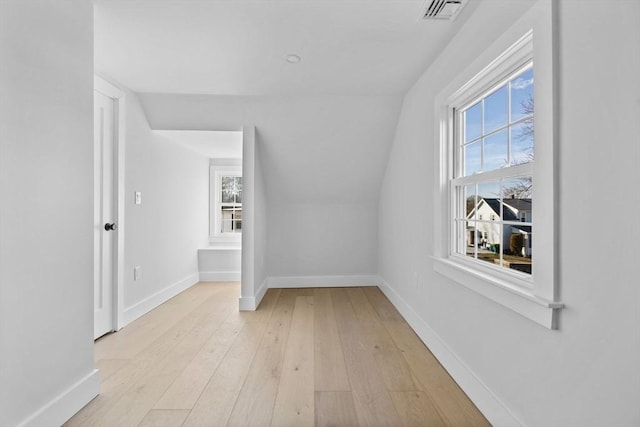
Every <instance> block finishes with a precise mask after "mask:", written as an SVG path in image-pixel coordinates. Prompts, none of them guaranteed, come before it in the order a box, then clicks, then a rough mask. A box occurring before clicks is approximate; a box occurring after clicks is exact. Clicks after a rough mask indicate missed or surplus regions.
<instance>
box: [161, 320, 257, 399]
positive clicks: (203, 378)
mask: <svg viewBox="0 0 640 427" xmlns="http://www.w3.org/2000/svg"><path fill="white" fill-rule="evenodd" d="M244 323H245V322H244V320H243V318H242V317H241V316H240V315H239V314H238V313H235V315H231V316H230V317H229V318H228V319H227V321H226V322H224V323H223V324H222V325H221V326H220V328H219V329H218V330H216V332H215V334H213V336H211V338H210V339H209V340H208V341H207V343H206V344H205V345H204V347H203V348H202V349H201V350H200V351H199V352H198V354H197V355H196V356H195V357H194V359H193V360H192V361H191V362H190V363H189V365H188V366H187V367H186V368H185V369H184V371H182V373H181V374H180V376H179V377H178V378H177V379H176V380H175V381H174V382H173V384H171V386H170V387H169V388H168V389H167V391H166V392H165V393H164V394H163V396H162V397H161V398H160V400H159V401H158V402H157V403H156V404H155V406H154V407H155V408H156V409H191V408H193V406H194V405H195V403H196V401H197V400H198V398H199V397H200V395H201V394H202V391H203V390H204V389H205V387H206V386H207V384H208V383H209V380H210V379H211V377H212V376H213V374H214V373H215V371H216V369H218V366H219V365H220V363H221V362H222V359H223V358H224V356H225V355H226V354H227V351H228V350H229V348H230V347H231V345H232V344H233V342H234V341H235V339H236V337H237V336H238V334H239V333H240V330H241V329H242V327H243V326H244Z"/></svg>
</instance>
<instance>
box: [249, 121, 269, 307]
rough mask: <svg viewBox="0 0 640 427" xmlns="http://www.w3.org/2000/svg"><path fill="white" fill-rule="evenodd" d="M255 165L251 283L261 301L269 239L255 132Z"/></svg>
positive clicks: (262, 167) (263, 187)
mask: <svg viewBox="0 0 640 427" xmlns="http://www.w3.org/2000/svg"><path fill="white" fill-rule="evenodd" d="M255 140H256V145H255V163H254V173H255V178H254V182H253V185H254V188H255V191H254V193H253V205H254V212H255V215H254V224H255V227H254V229H253V239H254V240H253V251H254V252H253V283H254V294H255V295H256V297H257V301H260V300H261V299H262V296H263V295H264V292H266V290H267V289H266V280H267V254H268V246H267V242H268V238H269V224H268V219H269V213H268V211H267V209H268V208H267V206H268V205H267V201H268V199H269V197H268V194H267V186H266V183H265V179H264V175H265V171H264V161H263V158H262V150H263V148H262V145H261V139H260V132H258V131H256V132H255Z"/></svg>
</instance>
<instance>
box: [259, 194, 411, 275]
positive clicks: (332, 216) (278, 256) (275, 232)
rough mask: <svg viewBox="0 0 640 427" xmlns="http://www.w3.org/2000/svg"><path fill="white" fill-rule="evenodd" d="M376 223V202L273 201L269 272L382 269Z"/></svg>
mask: <svg viewBox="0 0 640 427" xmlns="http://www.w3.org/2000/svg"><path fill="white" fill-rule="evenodd" d="M377 226H378V216H377V205H376V204H375V203H339V204H338V203H326V204H325V203H293V204H287V203H272V204H271V206H270V209H269V230H270V231H271V233H270V234H269V250H268V253H269V258H268V260H269V274H270V276H274V277H281V276H327V275H328V276H351V275H371V274H377V272H378V267H377V247H378V230H377ZM397 226H398V227H400V228H401V227H405V226H406V223H404V222H403V221H402V220H401V219H398V223H397Z"/></svg>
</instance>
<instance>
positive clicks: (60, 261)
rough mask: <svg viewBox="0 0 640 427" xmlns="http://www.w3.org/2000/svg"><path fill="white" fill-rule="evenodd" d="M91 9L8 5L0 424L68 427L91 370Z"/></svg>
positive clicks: (1, 100) (0, 202)
mask: <svg viewBox="0 0 640 427" xmlns="http://www.w3.org/2000/svg"><path fill="white" fill-rule="evenodd" d="M92 23H93V8H92V4H91V2H86V1H82V0H78V1H65V2H56V1H39V2H24V1H2V2H0V63H1V64H2V65H1V66H0V425H2V426H14V425H17V424H19V423H22V422H28V423H29V424H30V425H38V424H40V425H44V424H45V423H46V424H48V425H56V424H57V425H60V424H62V423H63V422H64V421H66V420H67V419H68V418H69V417H70V416H71V415H73V413H74V412H76V411H77V410H79V409H80V408H81V407H82V406H83V405H84V404H85V403H87V402H88V401H89V400H90V399H91V398H93V397H94V396H95V395H96V394H97V393H98V388H99V384H98V376H97V375H95V374H94V368H93V284H92V283H93V255H92V254H93V234H92V221H93V146H92V141H93V35H92V31H93V24H92Z"/></svg>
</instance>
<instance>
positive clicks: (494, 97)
mask: <svg viewBox="0 0 640 427" xmlns="http://www.w3.org/2000/svg"><path fill="white" fill-rule="evenodd" d="M507 104H508V99H507V86H506V85H505V86H503V87H501V88H500V89H498V90H497V91H495V92H494V93H492V94H491V95H489V96H488V97H486V98H485V100H484V134H487V133H489V132H491V131H493V130H495V129H497V128H499V127H501V126H506V124H507V108H508V105H507Z"/></svg>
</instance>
